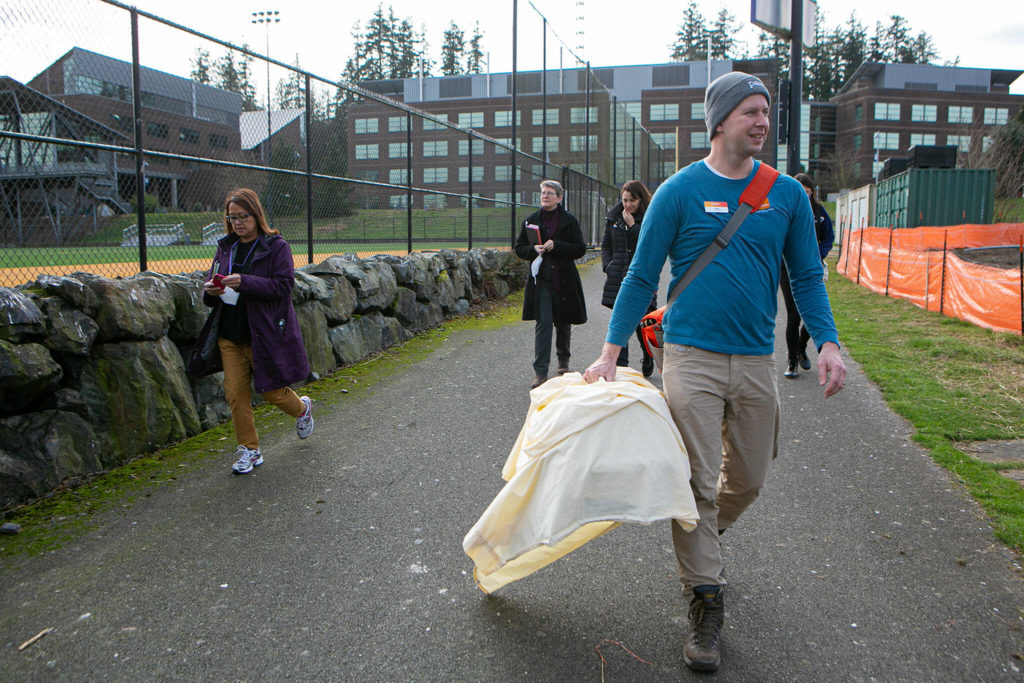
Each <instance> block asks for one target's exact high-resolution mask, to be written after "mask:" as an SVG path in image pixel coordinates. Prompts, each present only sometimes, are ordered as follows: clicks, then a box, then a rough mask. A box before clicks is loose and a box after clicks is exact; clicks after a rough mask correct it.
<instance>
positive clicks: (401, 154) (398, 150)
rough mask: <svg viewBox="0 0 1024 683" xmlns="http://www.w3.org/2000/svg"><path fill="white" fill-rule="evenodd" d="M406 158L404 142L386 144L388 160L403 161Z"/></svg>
mask: <svg viewBox="0 0 1024 683" xmlns="http://www.w3.org/2000/svg"><path fill="white" fill-rule="evenodd" d="M406 156H407V154H406V147H405V143H404V142H389V143H388V159H404V158H405V157H406Z"/></svg>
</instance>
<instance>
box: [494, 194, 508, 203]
mask: <svg viewBox="0 0 1024 683" xmlns="http://www.w3.org/2000/svg"><path fill="white" fill-rule="evenodd" d="M494 199H495V200H496V202H497V203H499V204H511V203H512V193H511V192H495V193H494Z"/></svg>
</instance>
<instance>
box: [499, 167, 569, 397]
mask: <svg viewBox="0 0 1024 683" xmlns="http://www.w3.org/2000/svg"><path fill="white" fill-rule="evenodd" d="M561 201H562V186H561V185H560V184H559V183H558V182H557V181H554V180H544V181H542V182H541V184H540V210H539V211H535V212H533V213H532V214H530V216H529V217H528V218H527V219H526V220H525V221H524V222H523V225H522V227H521V228H520V230H519V237H518V239H516V246H515V250H516V255H517V256H518V257H519V258H521V259H525V260H527V261H529V262H530V275H529V276H528V277H527V278H526V290H525V292H524V293H523V320H536V321H537V323H536V325H535V326H534V335H533V336H534V341H533V346H534V360H533V371H534V378H533V382H532V383H531V384H530V388H531V389H536V388H537V387H539V386H540V385H541V384H543V383H544V382H545V381H547V378H548V368H549V366H550V364H551V329H552V327H553V328H554V330H555V354H556V355H557V356H558V374H559V375H562V374H565V373H566V372H568V371H569V356H570V355H571V354H570V353H569V338H570V336H571V334H572V326H573V325H582V324H583V323H585V322H587V306H586V304H585V303H584V302H583V285H582V283H581V282H580V276H579V273H578V272H577V271H576V259H578V258H580V257H582V256H583V255H584V254H585V253H586V252H587V244H586V242H584V241H583V231H582V230H580V224H579V221H577V220H576V217H575V216H573V215H572V214H571V213H569V212H567V211H566V210H565V209H564V208H563V207H562V204H561ZM537 259H540V262H539V263H535V261H537Z"/></svg>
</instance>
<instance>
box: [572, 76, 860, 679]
mask: <svg viewBox="0 0 1024 683" xmlns="http://www.w3.org/2000/svg"><path fill="white" fill-rule="evenodd" d="M770 103H771V96H770V95H769V93H768V90H767V89H766V88H765V87H764V84H763V83H761V81H760V80H759V79H757V78H756V77H754V76H750V75H748V74H744V73H740V72H732V73H729V74H726V75H725V76H722V77H720V78H718V79H716V80H715V81H714V82H712V83H711V84H710V85H709V86H708V89H707V91H706V93H705V99H704V110H705V123H706V125H707V129H708V135H709V136H710V138H711V153H710V154H709V155H708V156H707V157H706V158H705V159H703V160H701V161H698V162H696V163H693V164H691V165H690V166H688V167H686V168H684V169H682V170H681V171H679V172H678V173H676V174H675V175H673V176H672V177H671V178H670V179H669V180H667V181H666V182H664V183H663V184H662V185H661V187H659V188H658V191H657V192H656V193H655V195H654V198H653V199H652V201H651V204H650V207H649V208H648V210H647V215H646V216H645V218H644V227H643V230H642V232H641V234H640V240H639V242H638V244H637V250H636V254H635V256H634V257H633V263H632V265H631V266H630V268H629V271H628V273H627V275H626V277H625V279H624V280H623V282H622V287H621V289H620V290H619V295H618V297H617V299H616V300H615V307H614V308H613V310H612V317H611V321H610V322H609V324H608V334H607V336H606V338H605V344H604V348H603V349H602V351H601V356H600V357H599V358H598V359H597V360H596V361H595V362H594V363H593V364H592V365H591V366H590V367H589V368H588V369H587V371H586V373H585V374H584V378H585V379H586V380H587V381H588V382H593V381H596V380H598V379H601V378H604V379H606V380H609V381H610V380H612V379H614V377H615V360H616V358H617V357H618V353H619V349H620V348H621V347H622V346H624V345H625V344H626V343H627V340H628V339H629V335H630V334H631V333H632V331H633V330H634V329H635V328H636V325H637V324H638V323H639V322H640V318H641V317H643V315H644V313H645V312H646V309H647V304H648V303H649V302H650V299H651V294H652V293H653V292H654V291H656V290H657V287H658V279H659V276H660V273H661V269H662V266H663V265H664V263H665V259H666V258H667V259H670V263H671V268H672V285H673V286H674V285H675V283H676V282H678V280H679V278H680V277H682V275H683V273H684V272H686V270H687V268H689V266H690V265H691V264H692V263H693V261H694V260H696V259H697V257H698V256H699V255H700V254H701V252H703V251H704V249H705V248H706V247H707V246H708V244H710V243H711V241H712V240H713V239H714V238H715V236H716V235H717V234H718V233H719V232H720V231H721V230H722V228H723V227H724V226H725V224H726V223H727V222H728V220H729V218H730V216H731V215H732V214H733V213H735V211H736V209H737V206H738V202H739V196H740V193H741V192H742V191H743V190H744V189H745V188H746V187H747V185H748V184H749V183H750V181H751V179H752V178H753V177H754V174H755V173H756V171H757V167H758V164H759V163H760V162H756V161H755V160H754V158H753V157H754V155H755V154H757V153H759V152H760V151H761V148H762V147H763V146H764V143H765V140H766V139H767V137H768V131H769V106H770ZM782 259H785V261H786V265H787V268H788V270H789V274H790V281H791V284H792V289H793V296H794V297H795V299H796V302H797V305H798V306H799V309H800V313H801V315H802V317H803V319H804V321H805V325H806V326H807V329H808V330H809V331H810V332H811V335H812V336H813V338H814V341H815V342H816V344H817V345H818V347H819V348H818V380H819V384H821V385H825V397H826V398H828V397H829V396H832V395H833V394H835V393H836V392H838V391H839V390H840V389H842V387H843V385H844V384H845V381H846V366H845V365H844V363H843V359H842V357H841V355H840V353H839V336H838V333H837V331H836V327H835V323H834V321H833V319H832V310H831V307H830V306H829V302H828V295H827V293H826V292H825V287H824V284H823V283H822V279H821V261H820V259H819V258H818V248H817V243H816V241H815V236H814V227H813V214H812V212H811V206H810V203H809V201H808V199H807V195H806V194H805V193H804V191H803V189H802V187H801V185H800V183H798V182H797V181H796V180H794V179H793V178H790V177H788V176H784V175H782V176H779V178H778V179H777V180H776V181H775V184H774V186H773V187H772V189H771V191H770V192H769V194H768V197H767V199H766V200H765V202H764V204H763V205H762V206H761V207H760V208H758V209H757V210H756V211H754V212H753V213H751V214H750V215H749V216H748V217H747V219H746V220H745V221H744V222H743V224H742V225H741V226H740V228H739V230H738V231H737V232H736V234H735V235H734V236H733V238H732V240H731V241H730V242H729V245H728V247H727V248H726V249H723V250H722V251H721V252H720V253H719V254H718V255H717V256H715V258H714V259H713V260H712V261H711V262H710V263H709V264H708V266H707V267H706V268H705V269H704V270H703V271H702V272H701V273H700V275H698V276H697V278H696V279H695V280H694V281H693V282H692V283H691V284H690V286H689V287H687V288H686V289H685V290H684V291H683V292H682V294H680V295H679V298H678V299H677V300H676V301H675V303H673V304H672V306H671V307H670V308H669V310H668V311H667V312H666V314H665V318H664V322H663V326H664V339H665V349H664V369H663V372H662V378H663V382H664V389H665V394H666V396H667V398H668V403H669V407H670V408H671V410H672V416H673V419H674V420H675V423H676V426H677V427H678V428H679V431H680V433H681V434H682V437H683V442H684V444H685V445H686V450H687V454H688V456H689V459H690V470H691V487H692V489H693V493H694V498H695V499H696V502H697V510H698V511H699V512H700V522H699V524H698V525H697V528H696V529H695V530H694V531H692V532H690V533H687V532H685V531H683V530H682V528H681V527H679V525H677V524H673V525H672V540H673V545H674V546H675V550H676V558H677V560H678V561H679V576H680V580H681V581H682V584H683V592H684V595H685V596H686V597H687V599H688V601H689V604H690V609H689V616H690V625H691V633H690V635H689V637H688V638H687V640H686V642H685V645H684V648H683V658H684V660H685V661H686V663H687V665H688V666H689V667H690V668H691V669H694V670H697V671H713V670H715V669H716V668H717V667H718V663H719V647H718V641H719V636H720V633H721V628H722V619H723V616H724V604H723V589H724V586H725V578H724V576H723V567H722V552H721V543H720V540H719V536H720V535H721V533H722V532H724V531H725V529H727V528H729V526H731V525H732V524H733V523H734V522H735V521H736V519H737V518H738V517H739V516H740V514H741V513H742V512H743V511H744V510H745V509H746V508H747V506H749V505H750V504H751V503H752V502H753V501H754V500H755V499H756V498H757V495H758V492H759V491H760V489H761V486H762V485H763V484H764V481H765V479H766V478H767V475H768V469H769V467H770V465H771V461H772V459H773V458H774V457H775V454H776V450H777V441H778V428H779V397H778V387H777V384H776V368H775V358H774V355H773V352H774V348H775V314H776V312H777V308H778V300H777V298H776V296H777V295H776V292H777V291H778V286H779V267H780V264H781V262H782Z"/></svg>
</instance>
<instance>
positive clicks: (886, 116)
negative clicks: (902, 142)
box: [875, 102, 900, 121]
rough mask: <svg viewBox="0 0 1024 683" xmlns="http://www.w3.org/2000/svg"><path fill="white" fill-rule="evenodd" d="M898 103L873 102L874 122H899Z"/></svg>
mask: <svg viewBox="0 0 1024 683" xmlns="http://www.w3.org/2000/svg"><path fill="white" fill-rule="evenodd" d="M899 120H900V104H899V102H875V121H899Z"/></svg>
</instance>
